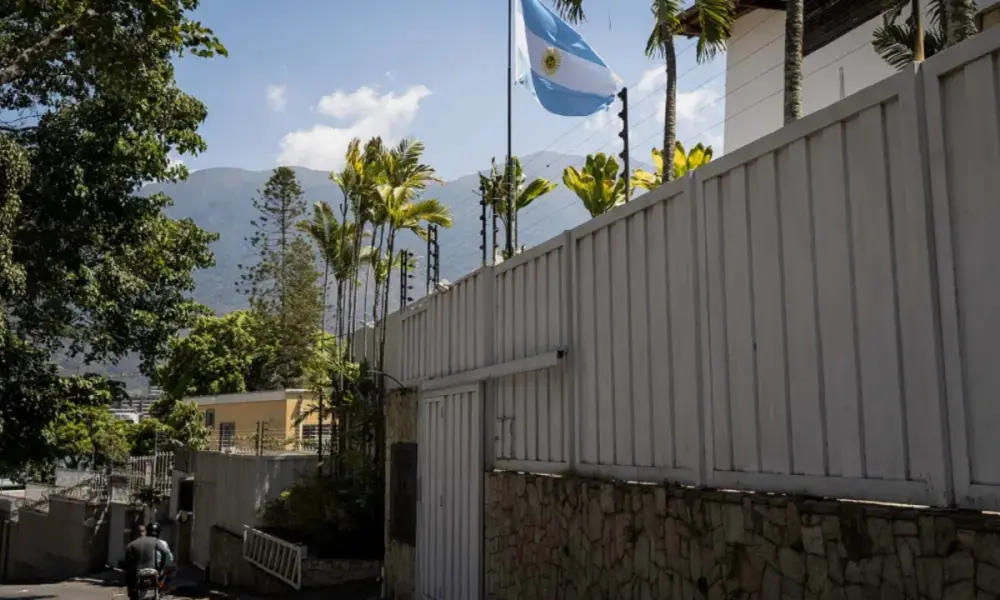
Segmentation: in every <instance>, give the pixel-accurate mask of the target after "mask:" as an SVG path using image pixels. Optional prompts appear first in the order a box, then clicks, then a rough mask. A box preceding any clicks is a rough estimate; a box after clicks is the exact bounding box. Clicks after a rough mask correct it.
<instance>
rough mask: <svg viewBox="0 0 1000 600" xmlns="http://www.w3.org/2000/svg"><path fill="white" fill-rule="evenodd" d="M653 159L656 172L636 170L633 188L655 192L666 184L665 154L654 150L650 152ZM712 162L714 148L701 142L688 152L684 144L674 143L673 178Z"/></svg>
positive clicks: (633, 174) (633, 176)
mask: <svg viewBox="0 0 1000 600" xmlns="http://www.w3.org/2000/svg"><path fill="white" fill-rule="evenodd" d="M650 155H651V156H652V157H653V166H654V167H655V170H654V171H653V172H652V173H650V172H649V171H646V170H643V169H636V170H635V171H634V172H633V173H632V187H634V188H643V189H647V190H655V189H656V188H658V187H660V186H661V185H663V182H664V177H663V175H664V166H665V165H664V162H663V153H662V152H660V149H659V148H653V149H652V151H651V152H650ZM711 160H712V147H711V146H707V147H706V146H704V145H702V144H701V143H700V142H699V143H698V144H695V146H694V148H691V151H690V152H688V151H686V150H685V149H684V144H682V143H680V142H675V143H674V161H673V165H672V170H673V178H678V177H683V176H684V175H686V174H687V173H688V171H693V170H695V169H697V168H698V167H701V166H703V165H707V164H708V163H709V162H711Z"/></svg>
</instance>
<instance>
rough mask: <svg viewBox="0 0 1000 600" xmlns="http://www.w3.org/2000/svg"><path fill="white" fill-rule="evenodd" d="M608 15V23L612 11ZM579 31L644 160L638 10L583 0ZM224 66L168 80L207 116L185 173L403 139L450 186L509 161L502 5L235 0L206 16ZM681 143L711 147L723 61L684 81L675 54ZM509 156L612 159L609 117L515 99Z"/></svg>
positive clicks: (183, 69) (655, 84)
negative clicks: (624, 94) (597, 57)
mask: <svg viewBox="0 0 1000 600" xmlns="http://www.w3.org/2000/svg"><path fill="white" fill-rule="evenodd" d="M615 4H617V5H618V7H617V8H615V9H614V11H612V6H613V5H615ZM588 13H589V14H588V17H589V21H588V22H587V23H585V24H584V25H582V26H580V27H579V30H580V32H581V33H582V34H583V35H584V37H585V38H586V39H587V41H588V42H589V43H590V44H591V46H593V47H594V49H595V50H596V51H597V52H598V53H599V54H601V56H602V57H603V58H604V59H605V61H606V62H607V63H608V64H609V65H610V66H611V67H612V68H613V69H614V70H615V71H616V72H617V73H618V75H619V76H620V77H621V78H622V80H624V81H625V82H626V83H627V84H628V85H629V87H630V89H629V94H630V96H631V102H630V107H629V108H630V114H631V120H632V125H633V127H632V130H631V133H630V135H631V144H630V145H631V147H632V151H633V153H637V154H636V156H637V157H640V156H641V157H642V159H644V160H648V159H646V156H647V155H648V152H649V149H650V148H651V147H653V146H654V145H659V143H658V139H659V136H660V132H661V131H662V121H661V119H662V107H663V97H664V96H663V83H664V80H663V75H662V62H661V61H659V60H650V59H647V58H646V57H645V56H644V55H643V48H644V46H645V40H646V36H647V34H648V30H649V27H650V25H651V18H650V13H649V6H648V3H646V2H627V3H626V2H621V1H620V0H618V1H617V2H615V0H588ZM195 17H196V18H197V19H198V20H200V21H202V22H203V23H205V24H206V25H208V26H209V27H212V28H213V29H214V30H215V32H216V33H217V34H218V35H219V36H220V37H221V39H222V41H223V43H225V44H226V46H227V48H228V49H229V53H230V56H229V58H217V59H212V60H203V59H197V58H185V59H183V60H181V61H179V63H178V69H177V78H178V81H179V83H180V85H181V86H182V88H184V89H185V90H186V91H188V92H189V93H192V94H194V95H195V96H197V97H198V98H200V99H201V100H202V101H203V102H205V103H206V104H207V105H208V109H209V116H208V120H207V122H206V123H205V125H204V126H203V128H202V134H203V135H204V137H205V139H206V140H207V142H208V145H209V149H208V152H206V153H205V154H203V155H201V156H198V157H184V158H183V160H184V162H185V163H186V164H187V165H188V166H189V167H191V168H192V169H203V168H208V167H218V166H232V167H242V168H247V169H254V170H259V169H270V168H273V167H274V166H276V165H278V164H294V165H299V166H306V167H313V168H319V169H327V170H328V169H333V168H337V167H338V166H339V165H338V161H339V160H340V157H341V156H342V154H343V148H344V146H345V145H346V142H347V140H349V139H350V138H351V137H355V136H357V137H361V138H363V139H365V138H368V137H370V136H371V135H374V134H380V135H382V136H383V137H384V138H387V139H391V140H397V139H399V138H400V137H403V136H414V137H417V138H419V139H421V140H423V141H424V142H425V144H426V145H427V152H426V157H427V160H428V162H430V163H431V164H433V165H434V166H435V167H436V168H437V169H438V172H439V173H440V174H441V176H443V177H444V178H446V179H452V178H455V177H459V176H462V175H466V174H469V173H472V172H474V171H476V170H481V169H485V168H487V167H488V166H489V160H490V157H492V156H497V157H501V156H503V154H504V153H505V151H506V81H507V73H506V67H507V53H506V36H507V21H506V19H507V2H504V1H503V0H471V1H465V2H462V1H457V0H450V1H447V2H446V1H444V0H423V1H422V2H402V1H399V0H391V1H388V2H374V1H369V2H346V1H332V0H294V1H291V2H283V3H278V2H274V1H273V0H240V2H204V3H203V6H202V8H201V9H199V11H198V13H197V14H196V15H195ZM678 44H679V52H680V53H681V55H680V58H679V71H680V73H682V74H684V73H687V74H685V75H684V76H683V77H682V78H681V80H680V85H679V88H680V95H679V126H678V129H679V138H680V139H681V140H683V141H685V142H687V141H691V139H692V138H694V137H697V140H698V141H707V142H710V143H713V144H714V145H715V146H716V149H717V150H718V149H720V147H721V138H722V127H721V125H717V124H719V123H720V122H721V121H722V117H723V115H724V99H723V98H722V96H723V88H724V84H725V74H724V71H725V57H724V56H720V57H718V58H717V59H716V60H715V61H714V62H713V63H711V64H707V65H701V66H696V65H695V63H694V50H693V49H687V47H688V46H689V45H690V44H691V41H690V40H679V41H678ZM513 110H514V153H515V154H521V155H524V154H529V153H532V152H537V151H539V150H543V149H549V150H552V151H556V152H560V153H573V154H579V155H583V154H586V153H588V152H595V151H599V150H604V151H609V152H616V153H617V152H618V151H620V149H621V146H620V142H619V141H618V139H617V137H616V136H617V132H618V125H617V123H616V122H615V121H617V117H616V116H615V113H616V112H617V107H616V106H615V107H613V110H612V111H611V112H608V113H602V114H598V115H595V116H593V117H590V118H587V119H573V118H566V117H558V116H555V115H550V114H548V113H546V112H545V111H544V110H543V109H542V107H541V106H540V105H538V104H537V103H536V101H535V100H534V99H533V98H532V97H531V96H530V94H528V92H527V91H525V90H523V89H520V88H515V90H514V108H513Z"/></svg>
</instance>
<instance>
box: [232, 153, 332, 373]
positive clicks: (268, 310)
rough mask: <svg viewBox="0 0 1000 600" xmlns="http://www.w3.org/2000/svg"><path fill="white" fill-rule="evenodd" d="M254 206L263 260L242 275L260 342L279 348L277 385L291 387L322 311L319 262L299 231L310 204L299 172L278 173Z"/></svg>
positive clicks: (256, 244)
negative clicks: (297, 176)
mask: <svg viewBox="0 0 1000 600" xmlns="http://www.w3.org/2000/svg"><path fill="white" fill-rule="evenodd" d="M253 205H254V208H256V209H257V212H258V216H257V218H255V219H254V220H252V221H251V224H252V225H253V227H254V229H255V232H254V234H253V236H252V237H251V238H250V244H251V246H252V247H253V248H254V249H255V250H256V251H257V254H258V257H259V258H258V262H257V264H255V265H253V266H251V267H249V268H248V269H246V272H245V273H244V274H243V277H242V279H243V283H244V291H245V292H246V293H247V294H248V295H249V297H250V306H251V308H252V309H253V310H254V311H255V312H256V313H257V317H258V319H259V323H260V326H261V329H260V331H259V332H258V333H257V337H258V338H259V339H262V340H268V342H271V341H273V342H274V343H275V344H276V345H277V348H278V357H277V366H276V369H277V374H278V382H279V384H280V385H281V386H284V387H290V386H294V385H295V384H296V382H297V381H299V379H300V378H301V377H302V372H303V368H304V366H305V363H306V361H307V360H308V358H309V354H310V353H311V352H312V347H313V342H314V341H315V339H314V336H315V332H316V323H318V322H319V321H320V319H321V316H322V306H323V302H322V299H321V292H322V290H320V288H319V285H318V281H319V272H318V271H317V270H316V257H315V255H314V253H313V250H312V247H310V245H309V243H308V242H307V241H306V240H305V239H304V238H303V234H302V232H301V231H300V230H299V228H298V223H299V221H300V220H301V217H302V215H303V214H304V213H305V211H306V205H305V200H304V199H303V193H302V187H301V186H300V185H299V182H298V180H297V178H296V176H295V172H294V171H293V170H292V169H290V168H288V167H278V168H277V169H275V170H274V172H273V174H272V175H271V177H270V179H268V180H267V184H266V185H265V186H264V190H263V191H262V192H260V194H259V196H258V197H257V198H255V199H254V202H253Z"/></svg>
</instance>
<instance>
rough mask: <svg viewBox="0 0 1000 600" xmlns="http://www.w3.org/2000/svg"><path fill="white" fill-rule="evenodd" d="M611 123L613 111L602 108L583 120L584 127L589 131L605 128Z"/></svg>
mask: <svg viewBox="0 0 1000 600" xmlns="http://www.w3.org/2000/svg"><path fill="white" fill-rule="evenodd" d="M610 123H611V111H610V110H607V109H605V110H602V111H600V112H597V113H594V114H593V115H591V116H590V117H588V118H587V120H586V121H584V122H583V128H584V129H587V130H588V131H597V130H599V129H604V128H605V127H607V126H608V124H610Z"/></svg>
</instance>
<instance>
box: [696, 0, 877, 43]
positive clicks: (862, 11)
mask: <svg viewBox="0 0 1000 600" xmlns="http://www.w3.org/2000/svg"><path fill="white" fill-rule="evenodd" d="M884 7H885V2H884V0H805V30H806V31H805V40H804V43H803V46H804V48H803V53H804V54H810V53H812V52H815V51H816V50H819V49H820V48H822V47H823V46H826V45H827V44H829V43H830V42H832V41H834V40H836V39H837V38H839V37H841V36H843V35H844V34H846V33H847V32H849V31H851V30H853V29H855V28H857V27H859V26H861V25H862V24H864V23H867V22H868V21H870V20H872V19H874V18H875V17H877V16H879V15H880V14H882V12H883V11H884V10H885V8H884ZM755 10H775V11H784V10H785V0H736V18H737V19H739V18H740V17H743V16H746V15H747V14H749V13H751V12H753V11H755ZM680 21H681V28H682V32H681V35H684V36H687V37H697V36H698V35H699V34H700V33H701V27H700V26H699V23H698V11H697V10H696V9H695V8H694V7H693V6H692V7H691V8H689V9H687V10H685V11H684V12H683V13H681V17H680Z"/></svg>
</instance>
